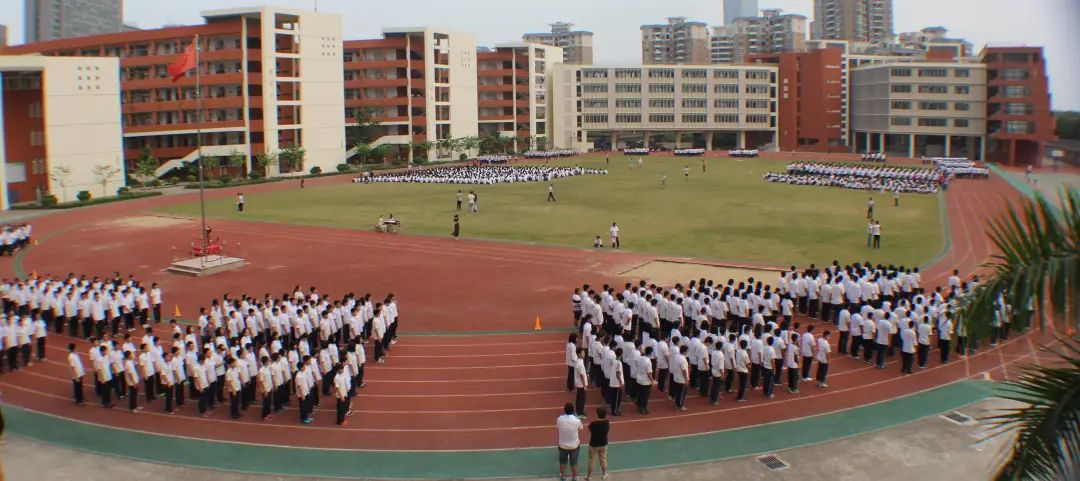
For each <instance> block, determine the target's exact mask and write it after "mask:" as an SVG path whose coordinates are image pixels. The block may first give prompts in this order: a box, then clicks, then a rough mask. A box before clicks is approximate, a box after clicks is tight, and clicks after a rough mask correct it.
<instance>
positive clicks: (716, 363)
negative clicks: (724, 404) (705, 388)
mask: <svg viewBox="0 0 1080 481" xmlns="http://www.w3.org/2000/svg"><path fill="white" fill-rule="evenodd" d="M723 346H724V343H723V342H722V341H716V342H715V343H713V346H712V347H713V350H712V353H711V354H710V358H711V359H709V361H710V363H711V369H710V372H709V374H710V375H711V378H712V379H711V380H712V382H711V384H710V386H709V404H710V405H712V406H716V405H717V404H720V390H721V389H723V387H722V385H721V383H722V382H723V381H724V370H725V369H726V368H727V359H726V358H725V356H724V349H723Z"/></svg>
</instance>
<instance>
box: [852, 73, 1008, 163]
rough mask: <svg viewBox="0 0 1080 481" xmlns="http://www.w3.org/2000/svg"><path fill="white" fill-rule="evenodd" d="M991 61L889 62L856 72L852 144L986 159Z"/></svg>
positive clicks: (911, 153) (912, 154) (908, 153)
mask: <svg viewBox="0 0 1080 481" xmlns="http://www.w3.org/2000/svg"><path fill="white" fill-rule="evenodd" d="M986 73H987V69H986V65H984V64H981V63H976V62H928V61H912V62H903V61H897V62H890V63H882V64H872V65H865V66H862V67H856V68H854V69H852V70H851V106H852V116H851V118H852V123H851V125H852V136H853V137H854V138H853V146H854V147H855V150H856V151H858V152H867V151H870V152H888V153H890V154H894V155H903V156H907V157H920V156H928V157H936V156H946V157H968V158H971V159H976V160H983V159H985V158H986V155H985V148H986V145H985V136H986V104H987V89H986Z"/></svg>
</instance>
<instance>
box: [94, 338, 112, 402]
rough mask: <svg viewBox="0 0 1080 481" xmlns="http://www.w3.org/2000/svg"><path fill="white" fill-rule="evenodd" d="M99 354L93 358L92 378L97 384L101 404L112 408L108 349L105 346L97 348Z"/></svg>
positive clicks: (110, 365) (110, 368) (110, 364)
mask: <svg viewBox="0 0 1080 481" xmlns="http://www.w3.org/2000/svg"><path fill="white" fill-rule="evenodd" d="M97 349H98V350H99V352H100V353H101V355H100V356H99V357H98V358H97V359H94V380H95V381H96V384H97V394H98V396H100V397H101V405H102V406H103V407H105V408H106V409H109V408H112V402H111V400H110V398H111V392H112V390H113V389H115V386H116V384H115V382H114V379H113V372H112V363H110V362H109V357H108V351H107V350H106V348H105V346H101V347H99V348H97Z"/></svg>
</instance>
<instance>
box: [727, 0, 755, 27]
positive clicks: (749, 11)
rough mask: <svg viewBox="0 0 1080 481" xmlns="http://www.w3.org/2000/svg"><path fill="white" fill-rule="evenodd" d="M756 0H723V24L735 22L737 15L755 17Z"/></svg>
mask: <svg viewBox="0 0 1080 481" xmlns="http://www.w3.org/2000/svg"><path fill="white" fill-rule="evenodd" d="M757 14H758V2H757V0H724V26H728V25H731V24H733V23H735V19H736V18H739V17H756V16H757Z"/></svg>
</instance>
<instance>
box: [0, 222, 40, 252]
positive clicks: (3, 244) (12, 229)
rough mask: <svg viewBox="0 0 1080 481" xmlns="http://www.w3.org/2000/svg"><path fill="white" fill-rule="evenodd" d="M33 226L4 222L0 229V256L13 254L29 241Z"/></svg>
mask: <svg viewBox="0 0 1080 481" xmlns="http://www.w3.org/2000/svg"><path fill="white" fill-rule="evenodd" d="M33 230H34V227H33V226H32V225H30V224H27V223H20V224H5V225H4V227H3V229H0V256H5V255H6V256H13V255H15V253H16V252H18V251H19V249H22V248H24V247H26V246H27V245H28V244H29V243H30V234H31V233H32V232H33Z"/></svg>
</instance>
